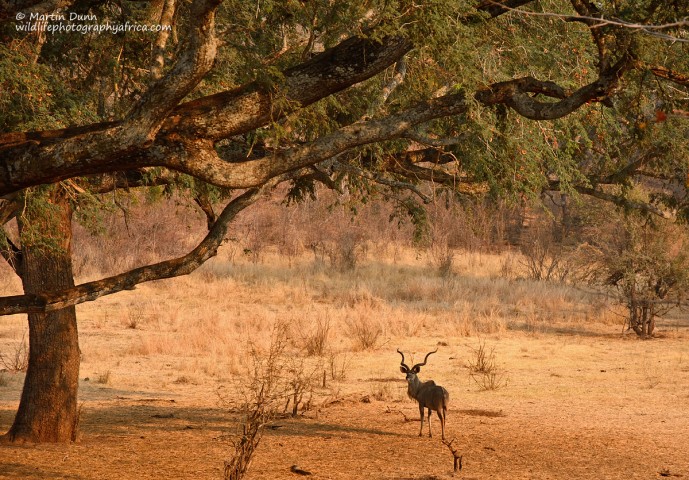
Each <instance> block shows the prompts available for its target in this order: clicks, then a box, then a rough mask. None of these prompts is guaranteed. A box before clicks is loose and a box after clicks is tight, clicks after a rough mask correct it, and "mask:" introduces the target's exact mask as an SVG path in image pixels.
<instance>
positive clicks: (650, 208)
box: [574, 186, 672, 218]
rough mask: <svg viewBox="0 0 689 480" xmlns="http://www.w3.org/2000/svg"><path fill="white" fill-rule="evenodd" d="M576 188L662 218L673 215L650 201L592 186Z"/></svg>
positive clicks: (584, 192) (618, 204) (592, 195)
mask: <svg viewBox="0 0 689 480" xmlns="http://www.w3.org/2000/svg"><path fill="white" fill-rule="evenodd" d="M574 189H575V190H576V191H577V192H579V193H581V194H584V195H588V196H590V197H594V198H598V199H600V200H604V201H606V202H610V203H613V204H615V205H617V206H619V207H622V208H628V209H632V210H638V211H641V212H646V213H651V214H653V215H657V216H658V217H661V218H672V215H671V214H670V213H669V212H666V211H665V210H662V209H660V208H658V207H656V206H655V205H651V204H649V203H644V202H637V201H635V200H630V199H628V198H625V197H622V196H619V195H614V194H612V193H607V192H603V191H601V190H597V189H595V188H592V187H584V186H575V187H574Z"/></svg>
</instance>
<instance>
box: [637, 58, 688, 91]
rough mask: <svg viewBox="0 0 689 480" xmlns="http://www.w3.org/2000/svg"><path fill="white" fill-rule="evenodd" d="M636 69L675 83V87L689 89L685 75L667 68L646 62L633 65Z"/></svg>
mask: <svg viewBox="0 0 689 480" xmlns="http://www.w3.org/2000/svg"><path fill="white" fill-rule="evenodd" d="M635 66H636V67H637V68H638V69H642V70H648V71H650V72H651V73H652V74H653V75H655V76H656V77H658V78H662V79H665V80H669V81H671V82H674V83H676V84H677V85H682V86H684V87H689V75H687V74H685V73H680V72H677V71H674V70H671V69H669V68H666V67H663V66H662V65H650V64H648V63H646V62H642V61H638V62H636V63H635Z"/></svg>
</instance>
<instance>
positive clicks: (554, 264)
mask: <svg viewBox="0 0 689 480" xmlns="http://www.w3.org/2000/svg"><path fill="white" fill-rule="evenodd" d="M520 249H521V252H522V255H523V260H522V262H521V263H522V266H523V267H524V268H525V269H526V272H527V276H528V278H531V279H533V280H545V281H552V280H558V281H564V280H565V279H566V278H567V276H568V275H569V273H570V270H571V265H570V262H568V258H567V251H566V249H565V247H564V246H563V245H562V244H560V243H558V242H556V241H555V237H554V235H553V232H552V229H550V228H549V227H548V226H547V225H545V224H544V223H543V222H540V223H536V224H535V225H533V226H532V227H531V228H530V229H529V231H528V232H527V233H526V234H525V235H524V237H523V238H522V243H521V247H520Z"/></svg>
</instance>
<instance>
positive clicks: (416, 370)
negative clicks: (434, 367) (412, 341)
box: [411, 365, 421, 373]
mask: <svg viewBox="0 0 689 480" xmlns="http://www.w3.org/2000/svg"><path fill="white" fill-rule="evenodd" d="M411 371H412V372H413V373H419V372H420V371H421V367H419V366H418V365H414V367H412V369H411Z"/></svg>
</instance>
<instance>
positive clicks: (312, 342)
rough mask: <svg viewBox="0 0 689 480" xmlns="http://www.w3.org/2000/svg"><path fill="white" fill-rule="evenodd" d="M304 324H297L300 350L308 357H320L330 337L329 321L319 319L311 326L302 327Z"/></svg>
mask: <svg viewBox="0 0 689 480" xmlns="http://www.w3.org/2000/svg"><path fill="white" fill-rule="evenodd" d="M304 323H305V322H300V323H299V332H298V335H299V336H300V338H301V344H302V348H303V349H304V350H305V351H306V354H307V355H308V356H319V357H320V356H322V355H323V354H324V353H325V349H326V346H327V344H328V337H329V335H330V320H329V319H328V318H323V317H319V318H317V319H315V321H313V323H311V325H308V326H307V325H304Z"/></svg>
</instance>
